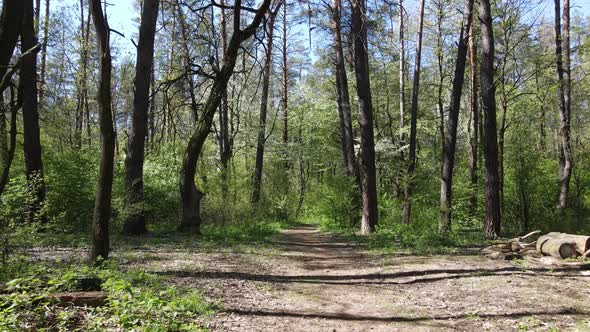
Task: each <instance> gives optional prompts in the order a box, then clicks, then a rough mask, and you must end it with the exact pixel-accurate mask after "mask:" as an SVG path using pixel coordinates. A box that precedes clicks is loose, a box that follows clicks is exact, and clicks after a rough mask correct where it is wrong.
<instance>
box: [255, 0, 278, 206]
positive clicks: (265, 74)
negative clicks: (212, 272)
mask: <svg viewBox="0 0 590 332" xmlns="http://www.w3.org/2000/svg"><path fill="white" fill-rule="evenodd" d="M281 4H282V2H280V3H279V4H278V7H277V8H276V9H275V10H273V11H271V12H269V13H268V14H267V22H266V25H267V26H266V29H267V30H266V33H267V37H266V38H267V39H268V41H267V44H266V53H265V56H264V67H263V69H262V91H261V93H260V118H259V121H258V140H257V143H256V162H255V165H254V174H253V176H252V178H253V184H252V185H253V190H252V203H254V204H257V203H258V202H259V201H260V196H261V192H262V168H263V166H264V145H265V144H266V116H267V111H268V94H269V87H270V75H271V74H272V49H273V35H274V23H275V18H276V16H277V13H278V11H279V9H280V8H279V7H280V6H281Z"/></svg>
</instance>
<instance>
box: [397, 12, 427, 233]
mask: <svg viewBox="0 0 590 332" xmlns="http://www.w3.org/2000/svg"><path fill="white" fill-rule="evenodd" d="M419 15H420V16H419V18H418V33H417V36H416V58H415V60H414V78H413V79H414V81H413V84H412V104H411V105H410V151H409V152H408V173H407V178H406V182H405V186H404V198H403V200H402V223H404V224H409V223H410V221H411V211H412V192H413V190H414V171H415V170H416V146H417V145H418V142H417V140H418V139H417V124H418V95H419V93H420V91H419V90H420V67H421V59H422V30H423V28H424V0H421V1H420V14H419Z"/></svg>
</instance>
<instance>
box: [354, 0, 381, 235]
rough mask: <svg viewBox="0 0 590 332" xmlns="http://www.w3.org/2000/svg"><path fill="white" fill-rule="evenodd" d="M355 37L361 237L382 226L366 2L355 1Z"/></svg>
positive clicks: (362, 0)
mask: <svg viewBox="0 0 590 332" xmlns="http://www.w3.org/2000/svg"><path fill="white" fill-rule="evenodd" d="M351 6H352V17H351V20H352V22H351V35H352V38H353V41H354V71H355V75H356V90H357V96H358V104H359V124H360V132H361V168H360V174H361V187H362V197H363V217H362V219H361V233H362V234H369V233H371V232H373V231H375V227H376V226H377V222H378V219H379V217H378V211H377V176H376V169H375V135H374V133H373V102H372V98H371V82H370V79H369V55H368V49H367V47H368V45H367V16H366V9H365V2H364V0H351Z"/></svg>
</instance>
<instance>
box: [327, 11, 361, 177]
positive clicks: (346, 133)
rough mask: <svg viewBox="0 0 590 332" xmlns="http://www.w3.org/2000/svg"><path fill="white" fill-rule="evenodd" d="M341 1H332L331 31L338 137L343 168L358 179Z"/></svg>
mask: <svg viewBox="0 0 590 332" xmlns="http://www.w3.org/2000/svg"><path fill="white" fill-rule="evenodd" d="M341 15H342V0H332V29H333V40H334V41H333V42H334V51H335V52H334V53H335V54H334V65H335V67H336V93H337V102H338V114H339V118H340V137H341V143H342V156H343V160H344V167H345V170H346V174H347V175H348V176H355V177H358V170H357V167H356V160H355V159H356V158H355V155H354V136H353V133H352V113H351V110H350V96H349V93H348V77H347V76H346V65H345V64H344V51H343V47H342V19H341V17H342V16H341Z"/></svg>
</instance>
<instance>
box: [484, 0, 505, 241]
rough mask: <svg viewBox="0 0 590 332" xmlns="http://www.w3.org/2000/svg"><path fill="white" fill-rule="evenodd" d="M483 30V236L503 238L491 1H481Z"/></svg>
mask: <svg viewBox="0 0 590 332" xmlns="http://www.w3.org/2000/svg"><path fill="white" fill-rule="evenodd" d="M479 21H480V28H481V45H482V52H481V66H480V87H481V100H482V107H483V108H482V110H483V114H484V135H483V138H484V149H483V150H484V157H485V175H486V182H485V192H486V193H485V201H486V203H485V221H484V235H485V236H486V237H488V238H497V237H498V236H500V228H501V220H502V215H501V213H500V177H499V171H498V168H499V165H498V138H497V125H496V88H495V85H494V31H493V29H492V16H491V8H490V1H489V0H480V1H479Z"/></svg>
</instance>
